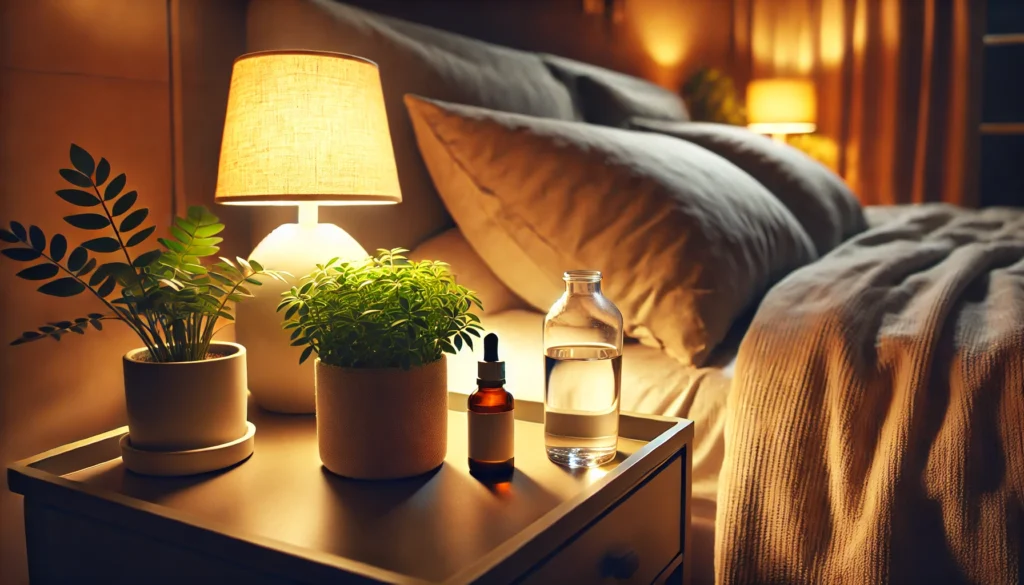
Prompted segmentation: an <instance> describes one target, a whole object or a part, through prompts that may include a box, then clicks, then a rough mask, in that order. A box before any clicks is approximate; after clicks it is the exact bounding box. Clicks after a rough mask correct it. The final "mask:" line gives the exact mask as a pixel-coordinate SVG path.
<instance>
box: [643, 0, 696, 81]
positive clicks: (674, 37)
mask: <svg viewBox="0 0 1024 585" xmlns="http://www.w3.org/2000/svg"><path fill="white" fill-rule="evenodd" d="M690 9H691V8H690V7H689V6H688V5H686V3H685V2H674V1H672V0H630V1H629V2H628V3H627V4H626V12H627V14H626V18H627V19H628V20H629V22H630V23H632V26H633V27H634V28H635V30H636V32H637V35H638V36H639V38H640V42H641V44H642V45H643V48H644V50H645V51H646V52H647V54H648V55H649V56H650V57H651V60H652V61H654V63H656V64H657V65H658V66H659V67H662V68H671V67H675V66H677V65H679V64H680V63H682V62H683V59H684V58H685V57H686V53H687V51H688V49H689V48H690V44H691V43H692V40H693V38H694V37H695V36H696V33H695V31H693V30H691V27H693V26H694V24H693V23H694V22H696V21H698V19H696V18H693V15H692V14H691V13H689V12H688V10H690Z"/></svg>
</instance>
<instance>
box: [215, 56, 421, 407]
mask: <svg viewBox="0 0 1024 585" xmlns="http://www.w3.org/2000/svg"><path fill="white" fill-rule="evenodd" d="M216 201H217V202H218V203H223V204H225V205H295V206H298V223H295V224H285V225H282V226H280V227H278V228H277V229H275V230H274V231H273V232H271V233H270V235H268V236H267V237H266V238H265V239H264V240H263V241H262V242H260V243H259V244H258V245H257V246H256V248H255V249H254V250H253V252H252V257H253V258H256V259H257V260H259V261H260V262H261V263H262V264H263V265H265V266H267V267H268V268H273V269H277V270H284V271H287V272H290V273H291V274H292V275H294V276H295V278H296V279H298V278H301V277H302V276H304V275H306V274H308V273H309V272H311V271H312V270H313V268H314V267H315V265H316V264H318V263H325V262H327V261H328V260H330V259H331V258H334V257H341V258H342V259H343V260H358V259H362V258H365V257H366V256H367V254H366V251H365V250H363V248H362V246H360V245H359V243H358V242H356V241H355V240H354V239H353V238H352V237H351V236H350V235H349V234H348V233H346V232H345V231H344V230H342V229H341V228H339V227H338V226H336V225H332V224H322V223H318V222H317V206H319V205H378V204H394V203H400V202H401V201H402V193H401V191H400V189H399V186H398V173H397V170H396V168H395V159H394V151H393V150H392V147H391V133H390V131H389V129H388V119H387V112H386V111H385V109H384V95H383V93H382V91H381V84H380V73H379V72H378V70H377V65H376V64H375V63H373V62H372V61H368V60H366V59H362V58H359V57H354V56H351V55H343V54H340V53H324V52H314V51H267V52H260V53H251V54H248V55H243V56H241V57H239V58H238V59H237V60H235V64H234V69H233V70H232V73H231V86H230V90H229V94H228V109H227V115H226V117H225V120H224V137H223V140H222V142H221V149H220V166H219V169H218V175H217V192H216ZM253 288H256V287H253ZM284 289H285V285H283V284H279V283H278V284H271V283H270V282H267V283H265V284H264V285H263V286H262V287H259V288H258V289H256V290H253V293H255V294H256V295H257V296H256V298H254V299H248V300H247V301H246V302H244V303H240V304H239V306H238V310H237V322H236V327H235V329H236V336H237V339H238V342H239V343H241V344H243V345H244V346H245V347H246V349H247V350H248V358H247V361H248V368H249V371H248V378H249V389H250V391H251V392H252V393H253V396H254V397H255V399H256V402H257V403H258V404H259V405H260V406H261V407H263V408H265V409H267V410H272V411H276V412H293V413H310V412H314V410H315V407H314V394H313V366H312V364H313V360H309V361H307V362H306V364H305V365H303V366H299V354H300V353H301V350H302V349H303V348H301V347H291V345H290V339H289V335H288V333H289V332H287V331H284V330H282V329H281V323H282V318H281V315H280V314H277V313H276V312H275V309H276V307H277V304H278V302H279V300H280V293H281V292H282V291H283V290H284Z"/></svg>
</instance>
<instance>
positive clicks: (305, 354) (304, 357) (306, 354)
mask: <svg viewBox="0 0 1024 585" xmlns="http://www.w3.org/2000/svg"><path fill="white" fill-rule="evenodd" d="M311 353H313V346H312V345H310V346H309V347H307V348H306V349H304V350H302V355H300V356H299V363H300V364H301V363H303V362H305V361H306V360H307V359H309V354H311Z"/></svg>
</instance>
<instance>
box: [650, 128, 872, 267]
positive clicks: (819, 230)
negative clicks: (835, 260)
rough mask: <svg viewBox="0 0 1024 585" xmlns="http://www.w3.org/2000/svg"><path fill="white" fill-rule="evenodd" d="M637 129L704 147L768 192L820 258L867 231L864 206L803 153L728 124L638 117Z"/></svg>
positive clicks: (838, 180) (837, 177)
mask: <svg viewBox="0 0 1024 585" xmlns="http://www.w3.org/2000/svg"><path fill="white" fill-rule="evenodd" d="M630 125H631V126H632V127H633V128H636V129H639V130H647V131H651V132H658V133H660V134H667V135H669V136H675V137H676V138H682V139H683V140H686V141H689V142H692V143H694V144H697V145H699V146H702V147H704V148H706V149H708V150H710V151H711V152H714V153H715V154H717V155H719V156H721V157H723V158H725V159H727V160H728V161H729V162H731V163H733V164H734V165H736V166H738V167H739V168H741V169H743V170H744V171H746V173H747V174H748V175H750V176H752V177H754V178H755V179H757V180H758V181H759V182H760V183H761V184H762V185H764V186H765V187H767V188H768V190H769V191H771V192H772V194H773V195H775V197H777V198H778V199H779V201H781V202H782V204H783V205H785V206H786V208H787V209H789V211H790V212H791V213H792V214H793V215H794V216H795V217H796V219H797V221H799V222H800V225H801V226H803V228H804V230H805V231H806V232H807V234H808V235H809V236H810V237H811V241H813V242H814V247H815V248H816V249H817V251H818V255H819V256H823V255H825V254H826V253H828V251H829V250H831V249H832V248H834V247H836V246H837V245H838V244H839V243H840V242H843V241H845V240H846V239H848V238H849V237H851V236H853V235H854V234H858V233H860V232H862V231H864V230H865V229H866V228H867V224H866V223H865V221H864V213H863V211H862V209H861V206H860V202H858V201H857V198H856V196H854V194H853V191H851V190H850V188H849V187H847V186H846V183H844V182H843V180H842V179H841V178H839V176H838V175H836V174H835V173H833V172H832V171H831V170H829V169H828V168H826V167H825V166H824V165H822V164H821V163H819V162H818V161H816V160H814V159H812V158H811V157H809V156H807V155H806V154H804V153H803V152H800V151H799V150H798V149H796V148H793V147H792V146H788V145H786V144H781V143H778V142H775V141H773V140H771V139H770V138H767V137H765V136H762V135H760V134H755V133H753V132H751V131H750V130H747V129H746V128H742V127H739V126H729V125H726V124H710V123H705V122H690V123H686V124H680V123H675V122H665V121H663V120H651V119H644V118H634V119H632V120H631V121H630Z"/></svg>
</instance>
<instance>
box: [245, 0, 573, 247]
mask: <svg viewBox="0 0 1024 585" xmlns="http://www.w3.org/2000/svg"><path fill="white" fill-rule="evenodd" d="M247 26H248V28H247V30H248V39H247V40H248V48H249V50H250V51H259V50H268V49H315V50H322V51H335V52H341V53H350V54H353V55H358V56H360V57H365V58H367V59H370V60H372V61H374V62H376V63H377V64H378V65H379V66H380V76H381V84H382V85H383V89H384V101H385V104H386V107H387V112H388V123H389V125H390V128H391V141H392V145H393V146H394V150H395V161H396V163H397V166H398V180H399V183H400V184H401V188H402V198H403V201H402V203H401V204H400V205H392V206H369V207H362V206H360V207H341V208H330V207H325V208H321V212H320V213H321V215H322V216H324V217H325V219H324V221H330V222H333V223H337V224H338V225H341V226H342V227H343V228H345V229H346V230H348V231H349V233H351V234H352V235H353V237H355V238H356V240H358V241H359V242H360V243H361V244H362V245H363V246H364V247H365V248H366V249H368V250H373V249H376V248H392V247H395V246H404V247H406V248H412V247H413V246H415V245H417V244H419V243H420V242H422V241H423V240H425V239H426V238H427V237H429V236H431V235H433V234H436V233H438V232H440V231H442V230H443V229H444V228H445V227H447V226H450V225H451V219H450V218H449V217H448V214H447V213H446V212H445V209H444V205H443V204H442V203H441V200H440V199H439V198H438V196H437V193H436V191H435V190H434V187H433V185H432V184H431V182H430V176H429V175H428V173H427V170H426V168H425V167H424V166H423V161H422V159H421V158H420V155H419V152H418V150H417V148H416V139H415V136H414V135H413V131H412V126H411V124H410V122H409V116H408V114H407V112H406V110H405V105H404V104H403V103H402V96H404V95H405V94H406V93H418V94H422V95H428V96H433V97H436V98H439V99H444V100H450V101H454V102H459V103H466V104H475V105H480V106H485V107H488V108H493V109H496V110H505V111H511V112H520V113H524V114H531V115H534V116H543V117H550V118H564V119H572V118H573V117H574V111H573V104H572V99H571V98H570V97H569V92H568V90H566V88H565V86H563V85H562V84H561V83H559V81H558V80H557V79H555V78H554V77H553V76H552V75H551V73H550V72H549V71H548V69H547V67H545V65H544V63H543V62H542V61H541V60H540V57H538V56H537V55H535V54H532V53H526V52H523V51H516V50H514V49H508V48H504V47H499V46H496V45H491V44H488V43H485V42H482V41H478V40H474V39H470V38H468V37H463V36H460V35H456V34H452V33H448V32H445V31H440V30H437V29H433V28H430V27H427V26H423V25H419V24H414V23H411V22H406V21H403V20H399V19H396V18H390V17H387V16H383V15H380V14H376V13H373V12H370V11H367V10H361V9H358V8H354V7H352V6H348V5H345V4H341V3H338V2H334V1H332V0H303V1H299V0H251V2H250V3H249V5H248V25H247Z"/></svg>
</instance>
